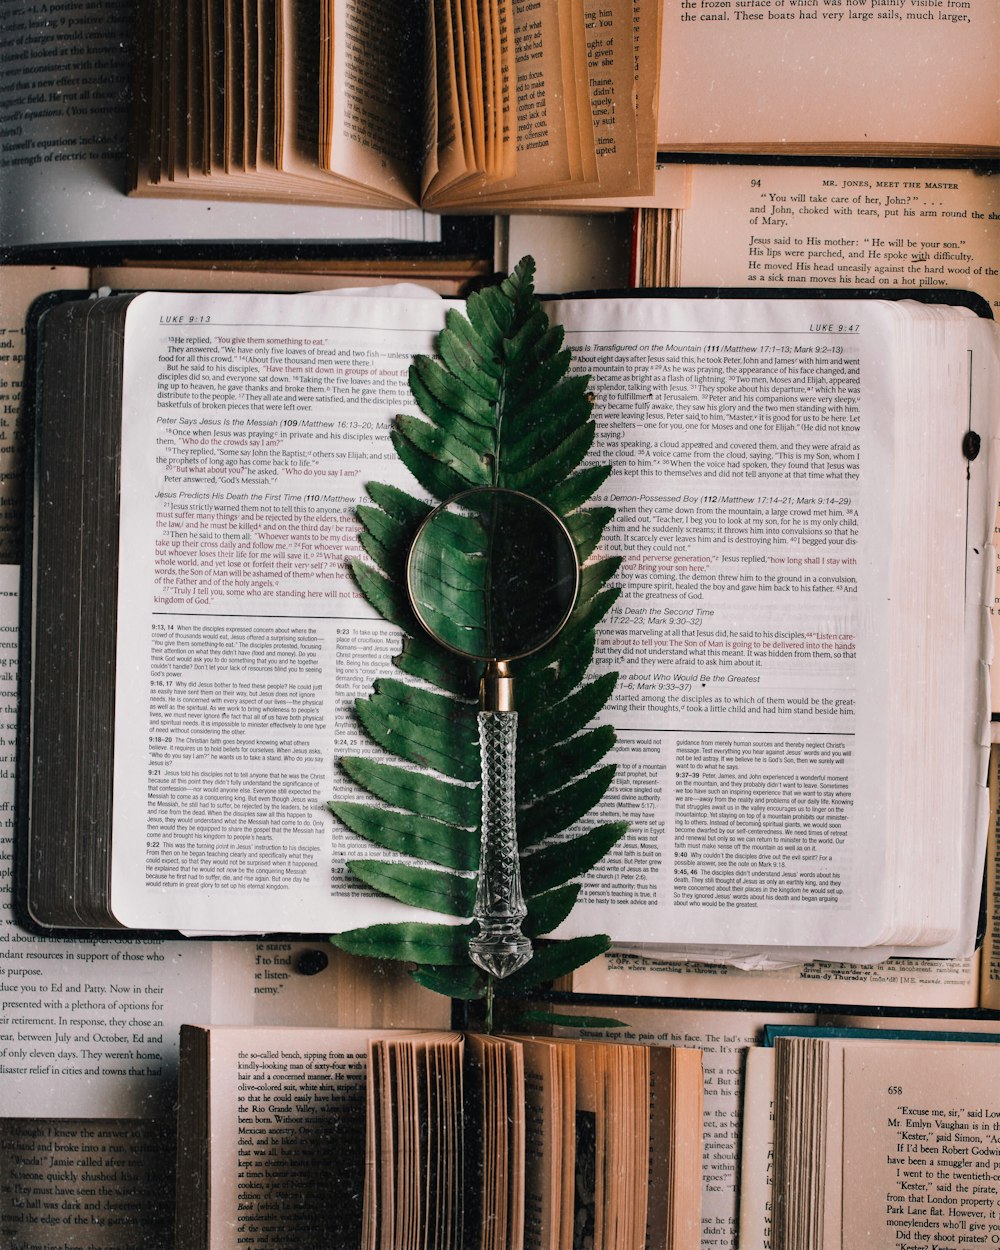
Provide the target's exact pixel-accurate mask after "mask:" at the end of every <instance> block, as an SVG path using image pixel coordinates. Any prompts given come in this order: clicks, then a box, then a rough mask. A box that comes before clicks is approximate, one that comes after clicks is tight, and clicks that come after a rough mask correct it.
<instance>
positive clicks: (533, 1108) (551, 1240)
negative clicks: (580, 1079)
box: [518, 1037, 576, 1250]
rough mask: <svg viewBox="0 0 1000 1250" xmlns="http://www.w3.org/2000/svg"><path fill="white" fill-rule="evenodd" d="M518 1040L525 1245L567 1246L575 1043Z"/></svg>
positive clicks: (531, 1248)
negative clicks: (521, 1065)
mask: <svg viewBox="0 0 1000 1250" xmlns="http://www.w3.org/2000/svg"><path fill="white" fill-rule="evenodd" d="M518 1040H519V1042H520V1043H521V1047H522V1053H523V1055H524V1110H525V1168H524V1236H525V1246H526V1247H528V1250H548V1248H549V1247H552V1250H568V1248H569V1246H571V1245H572V1231H573V1230H572V1189H571V1186H570V1185H569V1184H568V1182H569V1181H570V1179H571V1177H572V1175H573V1171H574V1154H575V1146H576V1142H575V1138H574V1136H573V1131H572V1122H573V1114H572V1113H573V1111H574V1110H575V1107H574V1101H575V1093H574V1089H575V1076H574V1072H575V1054H576V1052H575V1048H574V1047H573V1046H572V1045H567V1044H566V1043H563V1042H558V1041H549V1040H547V1039H544V1038H528V1037H525V1038H519V1039H518ZM567 1110H569V1112H570V1114H569V1120H568V1122H567ZM567 1207H568V1212H567Z"/></svg>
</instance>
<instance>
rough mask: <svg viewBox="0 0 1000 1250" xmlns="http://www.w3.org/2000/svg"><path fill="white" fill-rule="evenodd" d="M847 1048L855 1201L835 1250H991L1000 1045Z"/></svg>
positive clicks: (848, 1187) (848, 1160)
mask: <svg viewBox="0 0 1000 1250" xmlns="http://www.w3.org/2000/svg"><path fill="white" fill-rule="evenodd" d="M841 1045H842V1047H843V1055H844V1058H843V1064H844V1091H843V1097H844V1149H843V1191H844V1194H845V1198H846V1197H847V1196H849V1201H845V1202H844V1204H843V1216H842V1230H841V1239H840V1240H839V1241H835V1242H834V1244H836V1245H838V1246H842V1247H843V1250H862V1248H868V1247H872V1246H876V1245H885V1246H888V1245H895V1246H917V1245H935V1246H945V1245H952V1246H974V1245H990V1244H991V1243H992V1239H995V1238H996V1237H997V1236H998V1235H1000V1221H998V1218H997V1197H996V1195H997V1188H998V1181H1000V1155H998V1153H997V1151H998V1147H997V1124H998V1122H1000V1046H987V1045H978V1044H975V1043H952V1044H948V1043H930V1042H913V1043H907V1042H897V1043H894V1044H893V1045H885V1044H879V1043H868V1044H865V1043H861V1042H857V1043H851V1042H846V1041H845V1042H843V1043H841ZM831 1231H832V1230H831Z"/></svg>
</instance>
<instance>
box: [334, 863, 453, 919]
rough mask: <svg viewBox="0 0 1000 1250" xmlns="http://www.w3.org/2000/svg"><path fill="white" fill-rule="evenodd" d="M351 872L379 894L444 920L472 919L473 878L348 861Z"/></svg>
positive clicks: (400, 866) (426, 870) (407, 866)
mask: <svg viewBox="0 0 1000 1250" xmlns="http://www.w3.org/2000/svg"><path fill="white" fill-rule="evenodd" d="M347 866H348V868H350V870H351V872H353V873H354V875H355V876H356V877H357V878H359V880H361V881H363V882H364V883H365V884H366V885H370V886H371V887H372V889H373V890H378V891H379V893H380V894H387V895H388V896H389V897H390V898H395V899H399V901H400V902H401V903H409V904H410V905H411V906H412V907H422V908H424V909H426V910H429V911H436V912H440V913H443V914H444V915H446V916H463V917H466V918H467V917H469V916H471V915H472V908H473V905H474V904H475V901H476V883H475V880H474V879H473V878H472V877H460V876H458V875H457V874H455V873H452V872H434V871H433V870H432V869H430V868H416V867H413V866H411V865H410V864H393V863H386V861H385V860H382V859H352V860H348V863H347Z"/></svg>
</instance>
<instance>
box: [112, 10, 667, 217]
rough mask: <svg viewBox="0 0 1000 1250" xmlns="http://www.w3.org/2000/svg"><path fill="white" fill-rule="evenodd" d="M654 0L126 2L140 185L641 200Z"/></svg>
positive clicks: (317, 198)
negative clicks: (133, 51)
mask: <svg viewBox="0 0 1000 1250" xmlns="http://www.w3.org/2000/svg"><path fill="white" fill-rule="evenodd" d="M658 41H659V4H658V0H638V2H637V3H633V0H627V3H626V2H625V0H607V3H603V4H601V5H597V4H593V3H588V4H586V5H569V4H566V3H564V2H563V3H561V2H560V0H539V2H538V3H532V4H523V3H511V0H496V2H495V3H492V4H489V5H476V4H468V3H459V2H457V0H435V2H434V3H433V4H409V5H405V6H402V7H400V6H399V5H398V4H395V3H393V2H392V0H374V2H373V0H365V2H364V3H360V2H359V0H337V2H336V3H328V4H322V5H312V4H303V3H289V4H279V5H276V6H271V5H257V6H250V7H249V8H248V7H247V6H245V5H244V6H241V5H230V4H223V3H222V0H213V3H211V4H208V5H207V6H205V10H204V12H202V11H201V10H198V11H197V12H196V11H195V10H194V9H193V8H192V7H191V6H189V5H186V4H180V3H167V4H163V5H151V6H147V7H146V8H144V9H143V18H142V22H141V24H140V32H139V40H138V49H137V55H136V72H135V91H134V96H135V103H136V109H135V119H134V126H133V133H132V138H131V143H130V149H131V156H132V162H131V163H132V169H131V175H130V177H131V187H132V190H134V191H136V192H138V193H140V194H144V195H147V194H157V195H173V196H180V197H182V198H190V197H192V196H212V197H237V198H243V199H259V200H275V199H276V200H286V201H301V202H305V203H328V204H343V205H358V206H368V207H372V206H380V207H389V208H406V207H413V206H415V205H416V204H418V203H419V204H420V205H421V206H422V207H424V208H426V209H435V210H439V211H441V210H450V209H456V208H462V209H469V208H474V209H475V210H476V211H479V212H491V211H496V210H498V209H501V208H502V209H505V210H516V209H517V208H520V207H526V206H530V205H532V204H536V203H539V202H541V203H550V204H551V205H552V206H553V207H559V204H560V202H561V201H563V200H566V199H572V200H573V201H586V200H588V199H606V198H608V197H622V196H633V195H639V194H648V193H651V192H652V190H653V171H654V160H655V146H656V139H655V130H656V119H655V108H656V74H657V64H658Z"/></svg>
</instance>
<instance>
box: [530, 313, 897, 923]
mask: <svg viewBox="0 0 1000 1250" xmlns="http://www.w3.org/2000/svg"><path fill="white" fill-rule="evenodd" d="M552 315H553V317H554V319H557V320H559V321H561V322H563V324H565V326H566V328H567V344H568V345H569V346H570V347H572V349H573V351H574V367H575V368H577V369H579V370H580V371H586V372H588V373H589V374H590V375H591V380H592V387H593V392H594V395H595V397H596V412H597V415H598V420H597V431H598V432H597V441H596V445H595V448H594V451H593V453H592V454H593V458H594V459H595V460H596V461H598V462H611V463H613V464H614V466H615V471H614V473H613V474H612V476H611V477H610V478H609V479H608V482H607V484H606V486H605V487H604V488H603V490H602V492H601V496H602V498H601V502H603V503H607V504H611V505H612V506H614V507H615V509H616V516H615V519H614V521H613V522H612V523H611V525H610V526H609V527H608V530H607V531H606V532H605V543H606V547H607V553H608V554H612V553H617V554H622V555H623V556H624V563H623V566H622V570H621V572H620V573H619V576H618V581H619V582H620V583H621V585H622V595H621V598H620V599H619V601H618V603H617V604H616V605H615V607H614V609H613V610H612V612H611V614H610V615H609V616H608V617H607V618H606V620H605V622H604V623H603V624H602V626H601V629H600V631H599V635H598V655H597V658H596V666H597V667H598V668H599V669H600V670H601V671H604V670H606V669H615V670H618V671H619V673H620V677H619V681H618V685H617V688H616V692H615V696H614V698H613V699H612V702H611V704H609V710H610V713H611V718H612V721H613V723H614V724H615V727H616V729H617V730H618V733H619V753H618V756H617V758H618V762H619V770H618V774H617V777H616V779H615V783H614V785H613V786H612V789H611V791H610V792H609V794H608V796H607V799H606V800H605V803H604V805H603V809H602V808H599V809H598V810H597V812H596V815H597V816H598V817H600V816H603V817H604V819H628V820H629V822H630V835H629V837H628V838H626V839H625V840H624V841H623V842H622V843H620V844H619V845H618V847H616V848H615V849H614V850H613V851H612V852H611V854H609V855H608V856H607V857H606V858H605V860H603V861H602V863H601V864H600V865H599V866H598V867H597V868H596V869H595V870H593V871H592V872H591V873H590V874H589V875H588V877H587V879H586V882H585V884H584V889H583V894H582V896H581V899H580V902H579V903H578V905H577V907H576V908H575V909H574V915H573V918H572V923H574V925H575V927H576V930H577V931H580V932H591V931H593V926H594V925H595V924H597V925H598V926H599V927H600V928H602V929H603V930H604V931H607V932H611V933H612V934H613V935H614V936H615V937H616V938H617V939H618V940H621V941H627V940H629V939H631V940H633V941H637V942H651V941H656V940H658V939H657V933H660V932H663V931H671V932H672V933H673V934H674V935H675V937H674V940H675V941H677V940H679V941H681V942H692V943H694V942H698V943H709V944H719V943H723V944H724V943H727V942H731V943H734V944H736V943H742V942H747V941H750V942H751V943H758V942H763V943H765V944H767V943H768V942H770V943H772V944H787V945H794V944H795V943H796V942H797V941H799V940H800V939H801V940H804V941H805V942H806V943H808V944H822V945H826V944H829V945H834V946H835V945H857V944H858V938H859V936H860V934H861V932H865V931H869V932H870V929H871V926H872V924H873V923H875V924H877V923H878V913H879V911H880V910H881V901H880V899H879V898H878V896H877V893H876V892H875V891H874V890H870V889H867V888H866V884H865V883H866V882H872V883H874V882H877V881H878V880H879V872H878V868H879V863H880V860H881V856H882V854H883V852H884V837H885V834H884V830H883V829H881V828H880V822H879V820H878V818H877V817H876V816H875V813H876V812H878V811H879V809H880V806H881V803H882V801H883V800H882V798H880V797H879V792H880V788H881V786H882V779H883V778H884V770H885V766H886V764H885V755H884V743H885V742H886V739H887V737H888V736H889V733H890V726H889V725H888V723H887V713H886V708H887V707H888V706H889V699H888V698H887V696H886V691H885V672H886V650H885V638H886V633H887V630H886V625H887V618H886V611H887V608H886V603H885V600H886V596H885V594H884V592H883V591H882V590H881V589H880V588H882V587H884V586H885V584H886V582H887V577H888V568H889V565H888V542H887V539H888V536H889V534H890V516H889V507H890V502H889V499H888V495H889V494H890V492H889V491H888V490H887V489H885V488H884V484H885V483H886V482H887V481H888V480H889V465H890V460H891V448H890V439H891V435H890V432H889V428H888V425H889V423H888V421H887V420H885V419H884V418H885V415H886V414H890V413H891V412H892V399H891V397H890V393H889V386H890V377H891V370H889V369H886V368H884V367H882V366H880V364H879V363H878V362H879V361H880V359H882V360H886V359H891V348H890V344H889V342H888V341H887V335H886V333H885V322H884V321H883V320H881V315H880V314H879V312H878V310H876V309H874V308H872V307H870V306H869V307H865V308H859V306H858V305H857V304H854V305H852V306H850V307H848V306H846V305H838V304H830V303H826V304H824V305H820V304H818V303H813V302H810V301H801V302H795V303H794V304H791V303H788V304H784V305H781V304H779V303H777V302H773V303H772V302H770V301H755V302H754V303H752V304H749V305H747V304H744V305H742V311H741V310H740V308H737V307H736V306H735V305H734V306H732V307H730V308H727V307H725V306H721V305H719V304H718V303H717V302H716V301H696V300H687V301H684V300H681V301H665V300H637V301H630V302H628V303H626V302H625V301H620V302H615V301H610V300H604V301H596V300H595V301H589V300H588V301H573V302H569V301H566V302H563V303H559V304H556V305H555V306H554V309H553V312H552ZM882 315H884V314H882ZM626 325H627V326H629V327H631V329H630V331H629V332H627V333H626V332H623V331H622V330H621V329H620V327H621V326H626ZM858 743H863V744H864V749H863V750H862V751H859V750H858V749H857V746H856V744H858ZM588 926H589V927H588ZM604 926H608V927H607V928H604ZM563 928H565V926H563ZM560 932H562V931H560ZM626 933H627V934H628V935H629V937H628V938H626V937H625V936H624V934H626ZM678 935H679V937H678Z"/></svg>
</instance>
